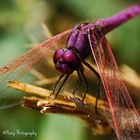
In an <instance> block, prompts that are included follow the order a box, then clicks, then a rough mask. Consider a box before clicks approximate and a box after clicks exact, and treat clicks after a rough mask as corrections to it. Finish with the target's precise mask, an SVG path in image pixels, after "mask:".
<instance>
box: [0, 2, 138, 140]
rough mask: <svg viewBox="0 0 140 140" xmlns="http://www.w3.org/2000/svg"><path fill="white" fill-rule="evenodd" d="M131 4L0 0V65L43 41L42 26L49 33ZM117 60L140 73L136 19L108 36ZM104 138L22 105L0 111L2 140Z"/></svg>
mask: <svg viewBox="0 0 140 140" xmlns="http://www.w3.org/2000/svg"><path fill="white" fill-rule="evenodd" d="M136 2H137V1H134V0H133V1H132V0H131V1H130V0H118V1H113V0H86V1H85V0H0V66H3V65H5V64H7V63H9V62H10V61H11V60H12V59H14V58H16V57H17V56H19V55H20V54H22V53H23V52H26V51H27V50H28V49H30V48H31V47H32V46H33V45H34V44H38V43H39V42H42V41H43V40H45V39H47V38H45V35H44V30H43V28H42V23H44V24H46V25H47V26H48V28H49V29H50V31H51V33H52V34H58V33H60V32H63V31H64V30H67V29H69V28H71V27H73V25H75V24H77V23H79V22H81V21H95V20H97V19H99V18H105V17H108V16H111V15H113V14H115V13H117V12H118V11H120V10H122V9H124V8H125V7H127V6H129V5H132V4H134V3H136ZM107 37H108V40H109V42H110V45H111V47H112V49H113V51H114V55H115V57H116V59H117V62H118V63H119V64H120V65H121V64H127V65H129V66H130V67H132V68H134V69H135V70H136V71H137V72H140V66H139V64H140V63H139V60H140V55H139V54H140V53H139V52H140V41H139V38H140V17H136V18H135V19H133V20H131V21H129V22H128V23H126V24H124V25H123V26H121V27H119V28H117V29H116V30H114V31H112V32H111V33H110V34H109V35H108V36H107ZM17 130H19V131H21V132H35V134H37V135H36V136H35V135H33V136H28V137H25V136H23V135H22V136H12V134H11V136H8V135H5V134H4V132H5V131H10V132H16V131H17ZM29 138H30V139H32V140H71V139H72V140H91V139H94V140H102V139H108V140H109V139H110V140H111V139H115V138H114V137H112V136H109V135H108V136H100V135H96V136H93V135H92V132H91V130H90V129H88V128H86V127H85V125H84V123H83V122H82V121H81V120H79V119H78V118H74V117H70V116H62V115H45V114H40V113H39V112H37V111H34V110H31V109H25V108H22V107H20V106H18V107H14V108H10V109H6V110H0V140H11V139H15V140H24V139H29Z"/></svg>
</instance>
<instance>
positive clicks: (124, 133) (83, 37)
mask: <svg viewBox="0 0 140 140" xmlns="http://www.w3.org/2000/svg"><path fill="white" fill-rule="evenodd" d="M139 13H140V11H139ZM117 16H118V15H116V17H117ZM130 17H131V16H130V13H129V18H130ZM108 20H110V19H108ZM119 24H120V23H118V25H119ZM116 26H117V25H114V28H115V27H116ZM111 29H112V28H111ZM109 30H110V29H109V28H108V31H109ZM106 33H107V31H106V30H103V27H102V26H100V25H99V24H97V23H96V24H95V23H88V22H87V23H82V24H79V25H77V26H75V27H73V28H72V29H70V30H67V31H65V32H63V33H60V34H58V35H56V36H54V37H52V38H50V39H48V40H47V41H44V42H43V43H42V44H40V45H38V46H36V47H33V48H32V49H31V50H29V51H28V52H26V53H25V54H23V55H22V56H21V57H19V58H18V59H16V60H15V61H14V62H12V63H11V64H9V65H6V66H5V67H2V68H1V69H0V107H1V108H3V106H5V104H7V103H8V105H9V106H12V105H14V103H16V102H17V101H16V100H17V97H18V96H19V100H21V97H22V96H23V94H22V93H19V94H17V93H18V92H15V91H14V90H12V91H11V90H9V89H8V88H7V83H8V81H11V80H14V81H16V80H20V81H23V82H24V81H25V82H26V81H27V79H28V80H29V81H33V80H34V79H33V78H32V74H31V73H30V72H31V71H32V70H33V69H38V68H40V67H41V66H42V65H41V64H42V63H46V60H47V59H48V58H51V61H53V63H54V65H55V66H54V69H55V70H57V71H59V72H61V75H60V77H59V79H58V80H57V81H56V84H55V87H54V90H53V93H52V94H55V97H57V95H58V94H59V91H60V90H61V88H62V86H63V85H64V83H65V82H66V81H67V79H68V77H69V76H70V75H71V74H72V73H73V72H74V71H77V74H78V76H79V79H80V81H81V82H82V83H83V85H84V86H85V89H86V92H87V89H88V88H87V83H86V76H85V75H84V67H83V65H85V66H86V67H88V68H89V69H90V70H91V71H92V72H94V73H95V74H96V75H97V76H98V78H100V79H101V81H102V84H103V87H104V90H105V93H106V96H107V99H108V104H109V106H110V112H111V114H107V115H108V116H107V118H108V119H109V123H110V124H111V126H112V127H113V128H114V131H115V133H116V135H117V137H118V139H119V140H139V139H140V117H139V113H138V112H137V110H136V108H135V106H134V103H133V101H132V99H131V97H130V95H129V92H128V90H127V88H126V86H125V84H124V82H123V80H122V77H121V74H120V72H119V68H118V66H117V63H116V61H115V58H114V56H113V53H112V50H111V48H110V46H109V43H108V41H107V39H106V37H105V34H106ZM89 56H93V58H94V61H95V64H96V66H97V68H98V71H99V74H98V73H97V72H96V71H95V70H94V69H93V68H92V66H91V65H89V64H88V63H87V62H86V59H87V57H89ZM49 61H50V59H49ZM46 71H48V69H46ZM62 78H64V80H63V82H62V84H61V86H60V87H59V88H58V91H57V92H56V93H55V90H56V87H57V84H58V83H59V81H60V80H61V79H62ZM75 91H76V90H75ZM75 91H74V92H73V94H75ZM86 92H85V94H84V96H83V100H82V101H84V98H85V96H86ZM15 94H16V95H15ZM6 95H7V96H6ZM15 96H16V100H14V97H15ZM7 97H9V98H10V100H9V99H8V98H7ZM110 115H111V117H110Z"/></svg>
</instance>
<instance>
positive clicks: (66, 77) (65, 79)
mask: <svg viewBox="0 0 140 140" xmlns="http://www.w3.org/2000/svg"><path fill="white" fill-rule="evenodd" d="M68 77H69V74H67V75H66V76H65V78H64V80H63V82H62V84H61V85H60V87H59V89H58V91H57V92H56V94H55V97H54V99H56V98H57V96H58V94H59V92H60V90H61V89H62V87H63V85H64V84H65V82H66V81H67V79H68Z"/></svg>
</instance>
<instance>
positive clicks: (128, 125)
mask: <svg viewBox="0 0 140 140" xmlns="http://www.w3.org/2000/svg"><path fill="white" fill-rule="evenodd" d="M88 38H89V41H90V47H91V50H92V54H93V56H94V59H95V62H96V65H97V67H98V70H99V73H100V77H101V80H102V83H103V86H104V89H105V92H106V95H107V99H108V103H109V106H110V111H111V120H109V122H110V123H111V125H112V126H113V128H114V130H115V132H116V134H117V136H118V138H119V139H121V140H139V139H140V116H139V114H138V112H137V110H136V109H135V106H134V104H133V101H132V100H131V97H130V95H129V93H128V90H127V89H126V87H125V85H124V83H123V80H122V78H121V75H120V72H119V68H118V66H117V64H116V61H115V58H114V56H113V53H112V51H111V49H110V47H109V44H108V42H107V40H106V38H105V36H104V35H103V34H102V33H101V31H100V30H98V29H93V30H92V31H91V32H90V33H89V35H88ZM109 116H110V114H108V117H109ZM108 119H110V118H108Z"/></svg>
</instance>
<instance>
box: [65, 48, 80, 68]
mask: <svg viewBox="0 0 140 140" xmlns="http://www.w3.org/2000/svg"><path fill="white" fill-rule="evenodd" d="M63 58H64V60H65V61H66V63H67V64H68V65H69V67H70V68H71V69H73V70H77V69H78V68H79V66H80V65H81V60H80V57H79V55H78V53H77V52H75V51H73V50H67V51H66V52H65V54H64V57H63Z"/></svg>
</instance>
